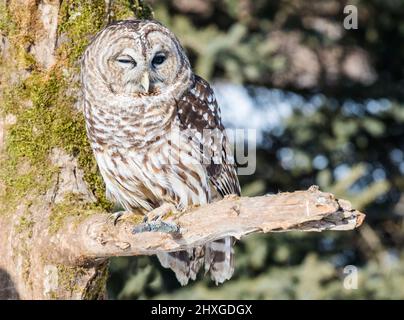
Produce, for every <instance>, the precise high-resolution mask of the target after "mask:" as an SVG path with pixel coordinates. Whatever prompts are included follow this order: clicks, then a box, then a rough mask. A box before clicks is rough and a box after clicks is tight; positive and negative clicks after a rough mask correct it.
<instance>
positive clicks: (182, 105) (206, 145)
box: [177, 75, 240, 197]
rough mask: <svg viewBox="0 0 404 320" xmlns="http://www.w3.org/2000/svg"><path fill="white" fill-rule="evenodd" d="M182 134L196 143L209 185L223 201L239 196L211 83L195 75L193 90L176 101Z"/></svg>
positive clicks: (190, 89) (238, 186) (231, 155)
mask: <svg viewBox="0 0 404 320" xmlns="http://www.w3.org/2000/svg"><path fill="white" fill-rule="evenodd" d="M177 117H178V119H179V121H180V128H181V130H188V135H189V138H190V139H192V142H193V143H197V144H198V145H199V146H198V147H199V151H200V152H201V155H202V160H203V163H204V165H205V167H206V172H207V175H208V177H209V180H210V182H211V183H212V185H213V186H214V188H215V189H216V191H217V192H218V193H219V194H220V195H221V196H222V197H223V196H225V195H229V194H237V195H240V184H239V181H238V178H237V174H236V166H235V163H234V158H233V154H232V151H231V149H230V143H229V140H228V137H227V135H226V132H225V128H224V126H223V124H222V121H221V117H220V108H219V106H218V104H217V102H216V98H215V95H214V92H213V90H212V89H211V87H210V85H209V83H208V82H206V81H205V80H204V79H202V78H201V77H199V76H197V75H195V76H194V79H193V83H192V85H191V86H190V88H189V89H188V90H187V91H186V92H185V93H184V94H183V96H182V97H181V98H180V100H179V101H177Z"/></svg>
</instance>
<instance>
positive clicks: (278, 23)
mask: <svg viewBox="0 0 404 320" xmlns="http://www.w3.org/2000/svg"><path fill="white" fill-rule="evenodd" d="M322 3H323V2H322V1H315V2H314V3H312V2H307V1H303V0H302V1H299V0H296V1H293V4H292V3H291V2H290V1H248V0H247V1H237V0H226V1H218V2H214V3H211V4H210V6H209V8H205V9H203V8H202V7H201V6H200V7H198V8H197V9H196V2H195V6H194V7H193V9H192V10H195V11H192V10H191V9H190V8H185V7H184V8H180V7H179V6H177V5H175V4H174V3H173V2H166V1H158V0H157V1H153V9H154V11H155V16H156V18H157V19H158V20H160V21H161V22H163V23H164V24H166V25H167V26H168V27H169V28H171V29H172V30H173V31H174V33H175V34H176V35H177V36H178V38H179V39H180V41H181V42H182V44H183V45H184V46H185V48H186V49H187V50H188V53H189V56H190V58H191V62H192V64H193V66H194V68H195V70H196V72H197V73H199V74H200V75H202V76H204V77H206V78H208V79H210V80H212V78H213V79H214V78H220V79H227V80H228V81H230V82H241V83H243V84H245V85H247V88H248V89H249V93H250V94H251V96H252V97H253V98H255V97H257V99H258V91H259V88H256V87H248V85H249V84H254V85H257V84H259V85H262V86H265V87H268V88H272V87H274V86H275V87H281V88H282V89H287V90H292V91H294V92H297V93H299V94H301V98H302V99H305V98H307V100H310V99H311V97H312V94H313V92H322V93H323V94H321V95H316V97H315V100H316V101H317V102H318V101H320V102H319V103H317V105H318V107H317V108H314V109H310V110H307V109H304V106H300V105H297V106H296V107H295V108H294V109H293V112H292V115H291V116H290V117H287V118H286V119H284V121H282V123H280V124H279V126H277V127H276V128H274V129H273V130H271V131H268V132H267V133H266V134H265V135H264V142H263V144H262V145H260V146H259V148H258V150H257V171H256V173H255V174H254V175H252V176H243V177H240V179H241V183H242V187H243V188H242V191H243V194H244V195H249V196H254V195H260V194H265V193H267V192H278V191H293V190H297V189H306V188H308V187H309V186H310V185H312V184H317V185H319V186H320V188H321V189H322V190H324V191H328V192H332V193H334V194H335V195H336V196H337V197H339V198H344V199H348V200H350V201H351V202H352V204H353V206H354V207H355V208H357V209H359V210H362V211H364V212H366V214H367V218H366V220H365V221H366V222H365V225H364V226H363V227H361V228H360V229H358V230H356V231H352V232H342V233H336V232H324V233H321V234H308V233H287V234H271V235H254V236H249V237H247V238H246V239H243V240H242V241H241V242H239V243H237V246H236V271H235V274H234V276H233V278H232V279H231V280H230V281H227V282H226V283H225V284H223V285H221V286H218V287H216V286H215V285H214V284H212V282H211V281H210V280H209V279H208V276H206V277H200V278H199V279H198V280H197V281H196V282H193V283H190V284H189V285H187V286H186V287H183V288H182V287H180V285H179V284H178V283H177V282H176V280H175V276H174V274H173V273H172V272H171V271H169V270H166V269H162V268H161V267H160V266H159V264H158V262H157V260H156V259H155V258H145V257H142V258H119V259H116V260H113V261H112V264H111V279H110V282H109V292H110V294H111V297H115V298H122V299H128V298H138V299H145V298H147V299H216V298H219V299H364V298H365V299H403V298H404V290H403V288H404V278H403V270H404V254H403V241H402V232H403V224H402V217H403V216H404V211H403V208H404V207H403V205H402V201H403V200H402V199H403V191H404V177H403V172H404V164H403V163H404V154H403V150H404V144H403V143H404V131H403V128H404V117H403V115H404V107H403V105H404V95H403V94H402V90H401V89H400V88H399V87H398V86H397V85H396V83H399V82H400V83H401V81H402V79H403V77H404V74H403V69H402V68H401V64H400V61H402V59H403V58H404V56H403V52H404V51H403V50H401V49H402V47H403V45H402V44H403V43H404V32H403V30H404V29H403V28H402V26H401V25H402V23H400V18H399V17H400V15H402V14H403V13H404V5H403V4H402V3H401V2H396V1H392V2H380V1H358V2H357V6H358V8H359V15H360V17H359V29H358V30H351V31H346V30H342V33H341V36H340V37H333V36H332V35H330V33H327V32H323V31H321V29H319V28H318V29H316V28H314V27H312V26H311V25H310V23H309V18H310V17H315V18H318V20H316V21H317V22H316V23H317V26H327V28H331V27H332V26H334V27H340V26H341V25H342V21H343V19H344V15H343V5H344V2H342V1H337V0H333V1H330V3H332V6H331V5H330V6H329V7H326V6H322ZM197 10H199V11H197ZM195 12H197V13H195ZM329 30H331V29H329ZM280 33H285V34H286V35H287V36H286V37H285V38H284V40H283V41H281V42H279V41H276V39H277V36H279V34H280ZM293 39H297V40H296V43H294V40H293ZM301 46H306V47H307V48H308V49H309V50H313V51H314V52H315V53H316V55H317V56H316V57H317V58H318V59H320V58H321V57H322V55H323V54H324V53H325V52H326V50H327V49H333V50H334V51H333V52H337V51H338V50H341V52H348V50H349V49H351V48H352V47H353V46H355V47H359V48H361V49H362V50H364V51H365V52H366V54H368V55H369V56H370V57H371V59H372V62H373V64H372V67H373V68H374V69H375V72H376V73H377V79H376V80H375V82H374V83H372V84H371V85H369V84H363V83H359V82H355V81H354V80H352V79H348V78H347V77H346V76H343V75H338V76H337V75H336V76H335V77H334V78H333V80H332V81H329V80H327V77H326V74H328V73H333V72H336V70H338V69H339V68H342V66H341V65H335V64H332V63H330V62H329V61H326V62H324V63H322V62H321V61H320V60H319V61H320V62H319V64H318V65H316V64H314V63H312V62H313V60H311V59H312V58H313V57H310V55H306V56H304V55H305V54H307V51H299V50H301ZM285 48H287V50H285ZM280 49H282V50H284V51H279V50H280ZM293 51H296V52H300V54H302V55H303V56H304V58H301V59H302V60H300V63H301V64H302V65H304V66H306V67H307V68H306V71H305V76H306V77H308V78H310V77H311V76H312V73H311V72H312V71H313V70H315V69H316V68H317V67H319V68H320V69H321V74H322V76H320V77H319V78H318V79H317V80H316V81H314V82H313V84H312V85H311V86H309V87H306V89H302V87H300V86H299V85H298V84H297V83H296V82H293V78H295V77H296V78H297V77H299V75H300V72H301V70H300V69H298V68H297V67H296V65H294V64H293V62H294V61H291V60H289V59H290V58H289V56H287V55H286V54H282V53H281V52H284V53H285V52H287V53H290V52H293ZM313 59H316V58H313ZM338 63H341V61H339V62H338ZM302 65H300V66H302ZM351 67H352V66H351ZM293 68H296V69H293ZM286 73H288V74H291V79H292V80H289V81H285V82H283V78H284V77H286V76H285V74H286ZM274 75H276V76H274ZM284 93H285V92H284V91H283V92H282V94H284ZM370 99H379V100H377V101H381V102H380V103H381V104H383V105H388V107H384V108H383V109H381V110H377V111H375V110H373V109H372V104H374V101H373V102H372V101H371V100H370ZM310 101H311V100H310ZM353 104H355V105H354V106H352V105H353ZM232 107H233V108H234V110H235V111H234V112H237V106H236V105H235V106H232ZM267 108H271V105H268V106H267ZM246 122H248V119H246ZM284 154H286V155H287V157H285V156H283V155H284ZM319 159H320V160H321V161H319ZM400 159H401V160H400ZM347 265H354V266H355V267H357V270H358V288H357V289H352V290H350V289H346V288H345V287H344V280H345V279H346V275H347V274H346V273H344V267H345V266H347Z"/></svg>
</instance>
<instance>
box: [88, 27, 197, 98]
mask: <svg viewBox="0 0 404 320" xmlns="http://www.w3.org/2000/svg"><path fill="white" fill-rule="evenodd" d="M81 69H82V83H83V86H84V89H85V90H91V87H92V88H93V89H94V90H95V91H97V92H101V91H102V92H103V94H104V96H105V94H106V93H108V94H110V95H114V96H126V97H132V98H133V97H137V98H142V97H152V96H158V95H161V94H166V93H171V92H178V91H181V90H180V89H181V87H182V86H184V88H185V86H186V85H187V82H188V80H189V78H190V76H191V68H190V64H189V60H188V58H187V56H186V54H185V52H184V49H183V48H182V46H181V45H180V43H179V41H178V39H177V38H176V37H175V36H174V34H173V33H172V32H171V31H170V30H169V29H167V28H166V27H165V26H163V25H162V24H160V23H159V22H157V21H152V20H125V21H119V22H116V23H114V24H111V25H109V26H108V27H106V28H105V29H103V30H102V31H100V32H99V33H98V34H97V35H96V36H95V37H94V39H93V41H92V42H91V43H90V44H89V46H88V47H87V49H86V51H85V53H84V55H83V59H82V68H81Z"/></svg>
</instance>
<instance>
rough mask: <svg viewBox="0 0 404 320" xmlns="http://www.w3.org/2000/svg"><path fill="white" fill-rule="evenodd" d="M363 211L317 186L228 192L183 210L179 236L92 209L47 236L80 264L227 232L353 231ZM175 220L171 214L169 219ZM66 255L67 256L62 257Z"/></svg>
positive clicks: (178, 247)
mask: <svg viewBox="0 0 404 320" xmlns="http://www.w3.org/2000/svg"><path fill="white" fill-rule="evenodd" d="M364 217H365V215H364V214H363V213H361V212H359V211H357V210H355V209H352V207H351V204H350V203H349V202H348V201H346V200H338V199H335V197H334V196H333V195H332V194H330V193H325V192H321V191H319V190H318V187H315V186H313V187H311V188H310V189H308V190H307V191H296V192H292V193H279V194H276V195H267V196H260V197H253V198H248V197H236V196H230V197H227V198H225V199H223V200H221V201H218V202H215V203H211V204H209V205H206V206H201V207H196V208H193V209H191V210H189V211H187V212H186V213H184V214H182V215H181V216H180V217H179V218H178V220H176V223H177V224H178V225H179V226H180V228H181V233H180V234H179V235H173V234H165V233H160V232H144V233H137V234H133V233H132V230H133V227H134V223H130V222H128V221H123V222H120V223H118V225H117V226H113V225H112V224H111V223H110V224H108V223H105V221H106V216H105V214H96V215H92V216H91V217H89V218H87V219H86V220H85V221H83V222H82V223H80V225H79V226H78V227H77V228H72V227H71V224H70V223H67V224H66V225H68V226H70V227H69V228H68V229H64V230H61V232H59V233H58V234H57V235H56V236H54V237H53V238H52V239H51V242H52V243H53V244H54V245H57V247H58V250H60V252H61V253H63V254H61V255H58V256H59V257H60V258H62V257H63V259H64V263H66V262H68V263H73V264H78V263H84V262H89V261H96V260H97V258H104V257H112V256H135V255H152V254H155V253H157V252H161V251H178V250H184V249H189V248H192V247H195V246H197V245H201V244H204V243H206V242H209V241H212V240H215V239H220V238H223V237H225V236H234V237H236V238H238V239H240V238H241V237H243V236H246V235H248V234H250V233H255V232H264V233H267V232H285V231H293V230H299V231H324V230H352V229H354V228H356V227H358V226H360V225H361V224H362V222H363V219H364ZM171 219H173V218H171ZM66 259H67V260H66Z"/></svg>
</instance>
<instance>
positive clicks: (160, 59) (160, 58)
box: [152, 53, 166, 67]
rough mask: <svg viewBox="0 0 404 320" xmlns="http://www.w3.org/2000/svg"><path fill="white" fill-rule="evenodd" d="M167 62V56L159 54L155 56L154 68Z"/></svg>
mask: <svg viewBox="0 0 404 320" xmlns="http://www.w3.org/2000/svg"><path fill="white" fill-rule="evenodd" d="M165 60H166V56H165V55H164V54H162V53H158V54H156V55H155V56H154V58H153V60H152V65H153V67H155V66H158V65H160V64H162V63H163V62H164V61H165Z"/></svg>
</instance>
